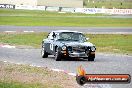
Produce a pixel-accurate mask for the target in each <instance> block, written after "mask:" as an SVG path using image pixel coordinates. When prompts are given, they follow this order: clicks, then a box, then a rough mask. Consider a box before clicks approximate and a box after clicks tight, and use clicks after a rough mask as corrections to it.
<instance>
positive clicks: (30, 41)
mask: <svg viewBox="0 0 132 88" xmlns="http://www.w3.org/2000/svg"><path fill="white" fill-rule="evenodd" d="M47 35H48V33H20V34H16V33H15V34H14V33H13V34H12V33H0V43H6V44H15V45H27V46H33V47H36V48H40V47H41V42H42V40H43V38H46V36H47ZM85 35H86V36H87V37H89V38H90V40H89V41H90V42H92V43H93V44H95V45H96V48H97V52H111V53H121V54H132V46H131V45H132V41H131V40H132V35H131V34H85Z"/></svg>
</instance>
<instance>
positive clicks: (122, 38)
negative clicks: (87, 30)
mask: <svg viewBox="0 0 132 88" xmlns="http://www.w3.org/2000/svg"><path fill="white" fill-rule="evenodd" d="M86 36H88V37H90V42H92V43H94V44H95V45H96V46H97V51H98V52H113V53H124V54H132V46H131V45H132V35H131V34H128V35H127V34H108V35H107V34H96V35H91V34H90V35H89V34H87V35H86Z"/></svg>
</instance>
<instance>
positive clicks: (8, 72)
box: [0, 62, 78, 88]
mask: <svg viewBox="0 0 132 88" xmlns="http://www.w3.org/2000/svg"><path fill="white" fill-rule="evenodd" d="M0 78H1V79H0V88H78V85H77V83H76V81H75V78H74V77H72V76H69V75H67V74H64V73H59V72H53V71H51V70H49V69H47V68H44V67H31V66H28V65H16V64H11V63H4V62H0Z"/></svg>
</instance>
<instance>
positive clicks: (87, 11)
mask: <svg viewBox="0 0 132 88" xmlns="http://www.w3.org/2000/svg"><path fill="white" fill-rule="evenodd" d="M7 6H8V7H9V6H11V7H12V8H15V9H25V10H44V11H45V10H46V11H60V12H70V13H84V14H100V13H102V14H117V15H118V14H121V15H126V14H128V15H129V14H132V9H103V8H66V7H51V6H27V5H7V4H4V5H3V4H0V8H8V7H7Z"/></svg>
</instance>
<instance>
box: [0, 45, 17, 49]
mask: <svg viewBox="0 0 132 88" xmlns="http://www.w3.org/2000/svg"><path fill="white" fill-rule="evenodd" d="M0 47H2V48H16V46H11V45H4V44H0Z"/></svg>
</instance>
